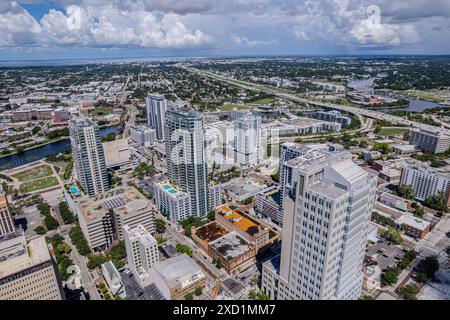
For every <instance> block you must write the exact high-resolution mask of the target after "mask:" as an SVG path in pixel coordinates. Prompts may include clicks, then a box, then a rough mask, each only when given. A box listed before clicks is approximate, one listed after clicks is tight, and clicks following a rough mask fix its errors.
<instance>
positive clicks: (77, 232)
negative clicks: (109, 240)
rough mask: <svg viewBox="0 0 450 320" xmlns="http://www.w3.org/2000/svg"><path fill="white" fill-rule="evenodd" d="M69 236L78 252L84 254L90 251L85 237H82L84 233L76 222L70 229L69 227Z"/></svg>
mask: <svg viewBox="0 0 450 320" xmlns="http://www.w3.org/2000/svg"><path fill="white" fill-rule="evenodd" d="M69 236H70V240H71V241H72V243H73V244H74V245H75V247H76V248H77V250H78V253H79V254H81V255H82V256H86V255H87V254H88V253H90V252H91V249H90V248H89V245H88V243H87V241H86V238H85V237H84V234H83V232H82V231H81V228H80V226H79V225H78V224H77V225H75V226H73V227H72V229H70V232H69Z"/></svg>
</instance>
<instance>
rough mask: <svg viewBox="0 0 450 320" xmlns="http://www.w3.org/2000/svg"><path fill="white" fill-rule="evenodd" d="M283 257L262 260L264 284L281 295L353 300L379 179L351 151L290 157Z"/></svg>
mask: <svg viewBox="0 0 450 320" xmlns="http://www.w3.org/2000/svg"><path fill="white" fill-rule="evenodd" d="M284 165H285V167H286V170H287V171H289V172H288V173H289V174H290V175H291V176H292V179H291V180H290V182H289V184H288V188H287V193H286V195H285V198H284V228H283V236H282V238H283V243H282V250H281V257H277V258H276V259H273V260H270V261H267V262H266V263H264V265H263V276H262V289H263V291H264V292H266V293H267V294H268V295H269V296H270V297H271V298H276V299H280V300H302V299H309V300H332V299H338V300H354V299H358V297H359V296H360V294H361V289H362V284H363V273H362V266H363V259H364V252H365V247H366V241H367V229H368V224H369V221H370V216H371V209H372V206H373V204H374V201H375V192H376V182H377V178H376V177H375V176H373V175H371V174H369V173H367V172H366V171H364V170H362V169H361V168H360V167H359V166H357V165H356V164H355V163H354V162H353V161H352V160H351V154H350V153H348V152H326V151H322V150H315V151H311V152H308V153H307V154H305V155H302V156H300V157H298V158H295V159H292V160H290V161H287V162H286V163H285V164H284Z"/></svg>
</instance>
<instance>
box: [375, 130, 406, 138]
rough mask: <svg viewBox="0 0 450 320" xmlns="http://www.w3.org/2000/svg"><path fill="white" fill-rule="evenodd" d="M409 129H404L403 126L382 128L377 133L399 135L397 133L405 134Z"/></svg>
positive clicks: (386, 135)
mask: <svg viewBox="0 0 450 320" xmlns="http://www.w3.org/2000/svg"><path fill="white" fill-rule="evenodd" d="M408 131H409V129H406V128H405V129H402V128H381V130H380V132H378V133H377V135H380V136H385V137H388V136H397V135H403V134H405V133H406V132H408Z"/></svg>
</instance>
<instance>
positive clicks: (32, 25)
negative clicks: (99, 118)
mask: <svg viewBox="0 0 450 320" xmlns="http://www.w3.org/2000/svg"><path fill="white" fill-rule="evenodd" d="M131 4H133V2H131ZM97 5H98V3H97ZM66 12H67V15H66V14H64V13H62V12H60V11H57V10H53V9H52V10H50V11H49V12H48V13H47V14H46V15H45V16H44V17H43V18H42V19H41V21H39V22H36V21H35V20H34V19H33V17H31V16H30V15H29V13H28V12H26V11H25V10H24V9H22V8H20V7H19V6H18V5H16V6H15V7H14V8H13V9H10V10H9V11H7V12H5V13H1V14H0V32H1V34H2V35H5V36H4V37H2V38H1V40H0V44H1V45H2V46H15V45H20V44H21V43H22V42H24V43H25V42H28V43H36V44H37V45H42V46H68V45H74V46H92V47H122V46H136V47H152V48H191V47H199V46H204V45H210V44H212V43H213V42H214V39H213V38H212V37H211V36H209V35H207V34H205V33H203V32H202V31H201V30H191V29H189V28H188V27H186V26H185V25H184V24H183V23H182V22H181V20H180V19H179V16H178V15H176V14H172V13H167V14H162V15H161V14H159V15H158V14H156V13H153V12H148V11H145V10H143V6H142V5H137V4H136V6H133V5H131V6H128V7H127V8H126V10H125V8H124V7H118V6H114V5H112V4H106V5H103V6H100V7H99V6H89V5H86V6H81V7H75V6H68V7H67V9H66ZM75 13H79V16H77V17H76V18H77V20H78V19H79V20H80V21H78V23H77V24H78V28H74V27H73V22H74V14H75ZM75 22H77V21H75ZM21 35H23V36H26V39H23V38H24V37H23V36H22V37H21ZM18 39H19V40H20V39H23V40H24V41H20V42H18V41H17V40H18Z"/></svg>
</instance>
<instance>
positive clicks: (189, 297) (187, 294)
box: [184, 292, 194, 300]
mask: <svg viewBox="0 0 450 320" xmlns="http://www.w3.org/2000/svg"><path fill="white" fill-rule="evenodd" d="M184 299H185V300H194V295H193V294H192V293H190V292H189V293H186V295H185V296H184Z"/></svg>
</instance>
